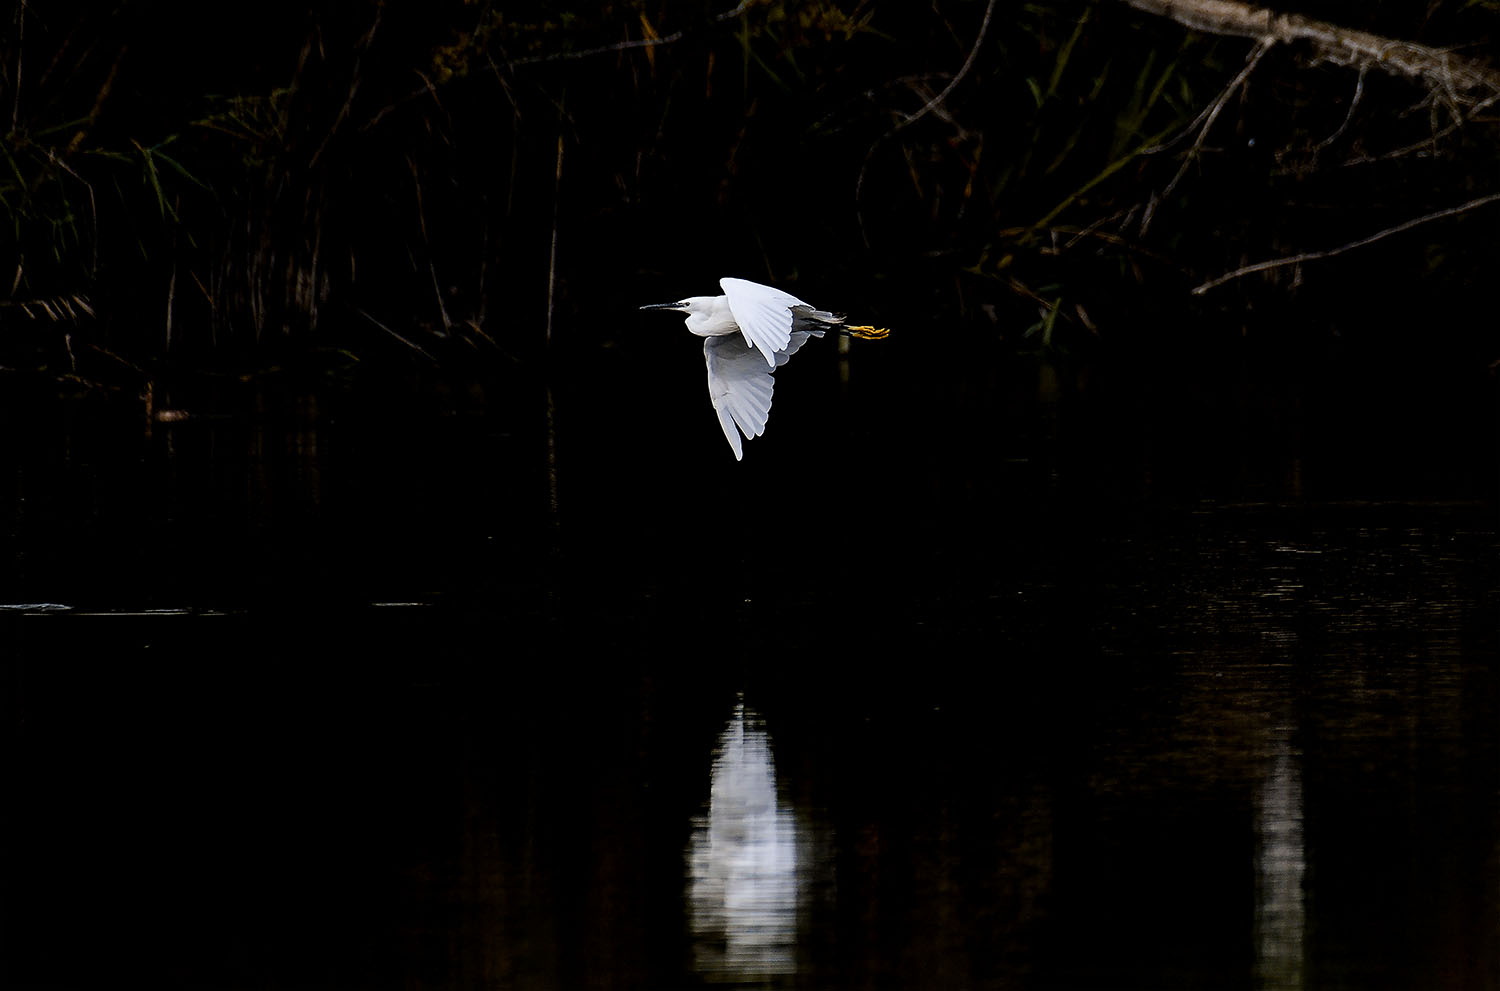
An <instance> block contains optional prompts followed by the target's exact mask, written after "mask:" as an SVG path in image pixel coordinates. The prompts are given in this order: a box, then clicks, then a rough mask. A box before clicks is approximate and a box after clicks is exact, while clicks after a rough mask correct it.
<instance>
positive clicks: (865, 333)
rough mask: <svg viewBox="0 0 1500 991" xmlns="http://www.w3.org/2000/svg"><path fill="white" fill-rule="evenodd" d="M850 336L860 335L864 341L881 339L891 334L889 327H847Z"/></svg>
mask: <svg viewBox="0 0 1500 991" xmlns="http://www.w3.org/2000/svg"><path fill="white" fill-rule="evenodd" d="M844 329H845V330H847V331H849V336H850V337H858V338H859V339H860V340H862V341H879V340H883V339H884V338H887V337H889V336H891V331H890V328H888V327H845V328H844Z"/></svg>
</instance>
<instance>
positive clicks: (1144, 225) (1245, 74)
mask: <svg viewBox="0 0 1500 991" xmlns="http://www.w3.org/2000/svg"><path fill="white" fill-rule="evenodd" d="M1274 44H1276V39H1275V38H1271V37H1265V38H1262V39H1260V44H1258V45H1256V46H1255V49H1254V50H1253V51H1252V52H1251V53H1250V56H1249V57H1248V58H1247V59H1246V60H1245V67H1244V68H1243V69H1241V70H1240V71H1239V74H1238V75H1236V76H1235V77H1234V78H1233V79H1231V80H1230V81H1229V85H1228V86H1225V87H1224V89H1223V90H1221V91H1220V92H1219V95H1218V96H1217V97H1215V98H1214V101H1213V103H1211V104H1209V107H1208V110H1207V111H1206V112H1205V113H1203V114H1200V115H1199V119H1201V120H1202V121H1203V126H1202V127H1200V128H1199V129H1198V137H1197V138H1196V139H1194V141H1193V146H1192V147H1191V148H1189V149H1188V153H1187V155H1186V156H1185V157H1184V158H1183V160H1182V166H1181V167H1180V168H1179V169H1178V170H1177V174H1176V175H1174V176H1173V177H1172V181H1171V182H1169V183H1167V185H1166V188H1165V189H1163V190H1162V191H1161V195H1160V196H1158V197H1154V198H1153V199H1152V201H1151V203H1150V204H1148V205H1147V207H1146V212H1145V213H1144V214H1143V215H1142V216H1141V236H1142V237H1144V236H1145V235H1146V231H1147V230H1148V229H1149V228H1150V227H1151V220H1152V218H1153V217H1155V215H1156V205H1157V204H1158V203H1162V202H1165V201H1166V199H1167V197H1169V196H1171V195H1172V190H1174V189H1176V188H1177V184H1178V183H1179V182H1181V181H1182V177H1183V176H1184V175H1187V170H1188V168H1189V167H1190V166H1191V165H1192V164H1193V160H1194V159H1196V158H1197V157H1198V152H1199V151H1201V150H1202V148H1203V142H1204V140H1205V139H1206V138H1207V137H1208V132H1209V130H1210V129H1212V127H1213V126H1214V121H1216V120H1218V119H1219V111H1221V110H1223V109H1224V104H1226V103H1228V102H1229V98H1230V97H1231V96H1233V95H1234V92H1235V90H1237V89H1239V88H1240V87H1241V86H1243V85H1245V81H1246V80H1247V79H1249V78H1250V73H1251V72H1254V71H1255V67H1256V66H1257V65H1259V64H1260V60H1261V59H1262V58H1264V57H1265V54H1266V52H1268V51H1270V50H1271V46H1272V45H1274ZM1171 144H1175V142H1168V145H1171Z"/></svg>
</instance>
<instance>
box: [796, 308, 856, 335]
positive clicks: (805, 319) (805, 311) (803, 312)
mask: <svg viewBox="0 0 1500 991" xmlns="http://www.w3.org/2000/svg"><path fill="white" fill-rule="evenodd" d="M843 322H844V315H843V314H842V313H829V312H828V311H827V310H815V309H813V308H812V307H811V306H806V305H803V306H794V307H792V329H793V330H806V329H807V328H809V327H837V326H840V325H841V324H843Z"/></svg>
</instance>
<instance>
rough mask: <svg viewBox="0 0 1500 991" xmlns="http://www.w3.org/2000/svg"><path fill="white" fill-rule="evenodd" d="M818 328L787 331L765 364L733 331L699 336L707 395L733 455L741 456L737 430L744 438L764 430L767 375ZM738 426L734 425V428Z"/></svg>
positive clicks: (768, 403) (769, 378) (768, 397)
mask: <svg viewBox="0 0 1500 991" xmlns="http://www.w3.org/2000/svg"><path fill="white" fill-rule="evenodd" d="M822 336H823V331H821V330H798V331H793V332H790V333H788V334H787V341H786V346H785V347H784V348H782V349H781V350H779V351H773V352H772V353H771V360H772V361H773V362H774V363H775V364H774V365H772V366H771V367H767V366H766V365H765V364H764V363H763V362H762V361H761V354H760V352H758V351H755V350H754V349H752V348H751V347H750V345H749V344H747V343H746V342H745V341H744V340H743V339H741V338H740V336H739V335H737V334H729V335H727V336H724V337H705V338H704V339H703V359H704V361H705V362H706V363H707V365H708V398H709V400H710V401H712V402H713V404H714V410H715V412H717V413H718V414H719V426H720V427H722V428H723V430H724V437H725V439H727V440H728V441H729V446H730V447H731V448H733V449H734V459H735V460H736V461H740V460H743V459H744V456H745V451H744V448H743V446H742V445H741V444H740V434H741V433H743V434H744V435H745V436H746V437H747V438H753V437H759V436H760V435H761V434H763V433H765V432H766V418H767V417H769V416H770V414H771V392H772V390H774V389H775V388H776V379H775V378H774V377H773V376H772V375H771V373H772V372H773V371H775V370H776V368H777V367H779V366H781V365H784V364H786V363H787V360H788V359H790V358H791V356H792V355H794V354H796V353H797V349H798V348H800V347H802V345H803V344H805V343H806V342H807V339H808V338H809V337H822ZM736 427H738V429H736Z"/></svg>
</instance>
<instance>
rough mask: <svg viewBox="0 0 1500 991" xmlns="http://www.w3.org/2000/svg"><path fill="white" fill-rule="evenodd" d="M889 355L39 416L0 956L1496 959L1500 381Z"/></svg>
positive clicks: (927, 975)
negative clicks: (770, 379)
mask: <svg viewBox="0 0 1500 991" xmlns="http://www.w3.org/2000/svg"><path fill="white" fill-rule="evenodd" d="M673 330H674V331H676V328H675V326H674V328H673ZM674 345H675V346H674ZM880 347H882V346H881V345H871V347H870V349H861V350H856V351H855V353H854V355H853V356H852V358H851V359H850V360H849V361H848V362H847V363H841V362H840V361H838V360H837V359H836V358H835V357H834V349H833V348H832V347H829V348H828V349H826V350H825V351H824V352H821V355H822V356H821V357H818V356H809V357H806V358H803V357H801V356H799V359H798V364H797V365H794V366H792V367H789V368H788V369H784V370H783V371H782V372H781V373H779V375H778V378H779V379H780V380H781V381H780V383H779V385H778V392H777V400H776V402H777V405H776V408H775V411H774V412H773V414H772V418H771V424H770V429H769V432H768V434H767V436H766V437H764V438H761V439H758V440H756V441H753V442H751V443H749V444H748V445H747V449H746V457H745V461H744V462H743V463H739V464H736V463H735V462H734V460H733V459H732V457H731V456H730V454H729V452H728V448H727V446H726V445H724V442H723V438H722V437H721V436H720V435H719V434H718V427H717V424H716V423H714V421H713V416H712V412H711V411H710V410H709V409H708V405H707V402H706V398H705V397H704V395H703V393H702V388H703V385H702V368H701V351H700V350H699V348H698V347H697V345H696V342H695V341H692V340H689V339H686V335H680V333H679V334H677V335H674V336H672V337H665V336H664V337H662V338H660V339H656V338H652V339H650V340H649V341H647V342H643V343H638V344H634V345H629V346H624V347H618V348H614V349H605V350H601V351H598V352H594V353H591V354H590V355H589V356H588V357H587V359H586V360H582V361H580V362H578V363H577V364H576V365H574V366H573V367H571V368H569V369H567V370H565V371H555V372H554V373H553V374H552V375H551V376H549V377H545V378H543V377H537V378H536V379H535V380H532V381H530V382H528V383H522V384H519V385H515V384H513V385H511V386H509V387H507V388H506V389H504V390H501V389H500V388H499V387H498V386H497V385H496V384H495V383H486V384H475V383H469V384H466V385H464V386H462V387H460V386H454V385H448V386H445V387H443V388H424V389H422V390H412V391H410V392H405V393H395V394H393V395H394V397H393V396H385V395H382V396H379V397H376V398H377V399H378V401H374V400H371V399H369V398H368V397H363V396H361V395H359V394H357V393H355V394H351V393H349V392H348V391H337V390H334V394H333V395H332V396H331V397H329V396H327V395H325V394H324V393H323V392H320V391H319V390H318V389H311V388H303V387H300V386H293V385H289V384H286V383H281V384H276V383H271V384H264V383H263V384H260V385H257V386H253V387H252V386H235V387H234V389H229V390H221V391H220V392H218V393H212V390H210V392H209V393H205V395H209V394H216V395H219V396H220V399H221V400H222V397H223V395H224V394H226V391H227V392H233V391H234V390H235V389H238V390H241V394H239V395H238V396H237V397H236V398H234V399H233V400H232V401H229V402H224V403H223V405H224V408H223V409H222V410H220V409H210V407H211V406H212V403H211V402H210V401H209V400H208V399H207V398H204V397H200V396H195V395H194V394H193V393H192V392H191V390H190V389H184V390H182V391H181V392H180V394H179V395H178V396H170V395H169V396H166V397H165V398H164V399H163V402H164V403H171V404H177V405H181V406H182V407H183V408H186V409H189V410H194V409H195V408H196V409H202V410H204V411H207V412H223V413H224V414H225V415H224V416H223V417H221V418H219V417H209V416H199V417H197V418H192V419H188V420H185V421H183V422H180V423H172V424H158V425H156V426H155V427H154V428H153V429H152V431H151V432H150V433H149V435H147V434H146V432H145V431H144V430H143V429H142V423H141V421H140V418H139V417H138V416H135V415H133V414H130V413H128V412H122V411H121V410H120V409H118V408H115V406H114V405H107V404H106V405H105V406H104V407H103V408H100V406H99V405H98V404H87V403H73V404H68V405H66V406H62V407H56V408H53V407H48V408H47V413H48V415H47V416H45V417H38V416H37V415H36V411H35V410H34V409H29V410H19V409H16V410H12V412H11V413H10V414H9V420H8V422H7V423H6V430H7V432H6V434H5V439H4V441H3V444H4V454H5V458H6V462H5V465H4V470H5V478H4V489H3V492H0V514H3V519H4V524H5V526H4V529H3V536H0V539H3V550H4V555H5V558H4V560H5V571H4V573H3V574H0V591H3V595H0V600H3V603H4V604H6V605H7V608H6V610H4V611H3V612H0V651H3V654H0V672H3V678H4V680H3V683H0V692H3V702H0V711H3V715H4V718H5V726H6V732H7V736H6V742H5V757H4V775H5V777H4V780H5V800H4V811H3V813H0V815H3V822H4V828H5V832H4V836H5V847H4V850H5V852H4V856H3V873H0V885H3V895H0V898H3V902H4V912H5V915H4V929H3V937H0V938H3V943H0V983H3V984H4V986H6V987H14V988H28V987H66V988H84V987H89V988H92V987H98V986H101V985H103V984H106V983H119V982H121V981H134V980H140V981H145V982H147V983H149V984H151V985H152V986H159V987H184V988H314V987H316V988H353V987H404V988H469V987H496V988H538V989H546V988H591V987H614V988H675V987H699V986H704V985H715V986H720V985H723V986H743V987H805V988H938V987H942V988H1066V989H1073V988H1166V987H1172V988H1214V989H1219V988H1468V989H1483V988H1494V987H1500V944H1497V938H1496V933H1497V931H1500V909H1497V885H1500V862H1497V850H1500V800H1497V784H1500V722H1497V715H1500V713H1497V698H1500V676H1497V664H1496V662H1497V637H1496V607H1497V604H1500V595H1497V587H1500V583H1497V570H1500V567H1497V554H1496V551H1497V539H1496V525H1495V524H1496V518H1495V513H1494V509H1493V488H1494V478H1495V476H1494V460H1493V413H1494V407H1493V405H1492V403H1493V397H1492V395H1489V394H1488V393H1485V392H1484V391H1483V390H1480V391H1479V392H1478V393H1475V394H1474V395H1475V396H1476V398H1471V399H1465V398H1455V395H1457V396H1460V397H1461V396H1463V395H1467V393H1464V391H1463V390H1462V389H1458V388H1456V387H1455V388H1454V389H1453V390H1447V389H1436V388H1435V389H1433V390H1431V391H1430V392H1425V393H1422V394H1419V395H1415V394H1410V393H1405V394H1403V393H1401V392H1400V391H1392V390H1389V389H1386V388H1384V387H1377V383H1376V382H1375V381H1374V380H1373V379H1372V378H1371V376H1369V375H1368V374H1360V375H1358V376H1351V377H1350V378H1349V380H1348V381H1347V382H1343V383H1342V384H1341V383H1340V382H1338V381H1332V382H1329V381H1319V382H1318V383H1317V384H1316V385H1313V386H1307V385H1299V384H1296V383H1288V381H1286V380H1284V379H1274V378H1273V379H1271V380H1270V381H1266V380H1262V379H1258V378H1256V377H1255V376H1248V377H1245V376H1239V375H1237V374H1234V373H1226V374H1225V375H1224V376H1223V377H1222V378H1220V379H1218V380H1214V379H1206V380H1200V379H1198V378H1196V377H1183V376H1181V375H1179V374H1177V373H1166V372H1162V373H1161V374H1156V375H1152V376H1148V377H1145V378H1142V377H1140V376H1139V375H1137V374H1135V373H1134V372H1132V374H1129V375H1126V374H1116V375H1113V376H1111V375H1109V374H1106V373H1102V372H1099V371H1091V372H1089V373H1088V374H1085V373H1083V372H1080V371H1076V370H1073V371H1063V370H1059V369H1055V368H1052V367H1049V366H1038V365H1037V364H1035V363H1034V362H1030V361H1027V360H1025V359H1002V358H1000V357H999V356H995V355H983V354H981V355H978V356H975V359H974V361H973V362H972V363H970V364H968V365H966V367H964V368H962V369H959V370H957V371H953V372H951V373H949V374H945V375H938V374H935V369H936V367H937V366H936V359H934V358H932V357H931V356H924V355H922V354H921V353H917V352H914V351H912V350H902V347H903V345H902V344H901V343H900V342H899V341H897V340H896V339H893V340H892V342H890V347H889V348H888V349H885V350H876V349H877V348H880ZM679 352H680V353H679ZM929 361H931V362H933V364H930V365H929V364H926V363H925V362H929ZM1137 371H1138V370H1137ZM1465 403H1472V405H1470V406H1465V405H1464V404H1465ZM1476 416H1477V417H1479V419H1477V420H1476ZM1485 417H1488V418H1489V419H1487V420H1486V419H1484V418H1485ZM43 421H44V422H43ZM39 422H42V426H40V427H38V426H37V424H38V423H39ZM1455 423H1464V424H1467V425H1468V426H1467V427H1466V428H1465V429H1463V430H1459V429H1455V427H1454V424H1455ZM1476 423H1477V426H1475V424H1476Z"/></svg>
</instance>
